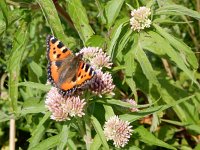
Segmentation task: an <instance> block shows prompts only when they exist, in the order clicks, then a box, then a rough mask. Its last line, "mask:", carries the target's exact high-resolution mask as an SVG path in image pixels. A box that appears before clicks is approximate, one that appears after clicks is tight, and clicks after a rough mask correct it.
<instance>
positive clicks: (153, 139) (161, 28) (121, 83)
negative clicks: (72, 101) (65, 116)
mask: <svg viewBox="0 0 200 150" xmlns="http://www.w3.org/2000/svg"><path fill="white" fill-rule="evenodd" d="M140 6H147V7H149V8H151V12H152V13H151V20H152V24H151V27H150V28H148V29H145V30H143V31H141V32H136V31H132V30H131V29H130V23H129V19H130V12H131V9H132V8H138V7H140ZM0 8H1V9H0V12H1V13H0V34H1V38H0V62H1V63H0V79H1V99H0V147H2V149H7V148H8V145H9V128H10V126H9V125H11V124H10V122H14V123H15V128H16V137H15V140H16V149H50V148H58V149H64V148H65V147H68V149H108V147H109V148H110V149H115V148H114V146H113V145H112V142H110V141H109V142H106V139H105V137H104V136H103V132H102V126H103V124H104V122H105V120H106V119H107V118H108V117H109V116H111V115H113V114H116V115H119V117H120V118H121V119H123V120H126V121H129V122H131V125H132V126H133V129H134V132H133V134H132V136H131V139H130V141H129V143H128V145H126V147H125V149H199V148H200V145H199V144H198V142H199V140H200V136H199V135H200V118H199V111H200V94H199V88H200V84H199V79H200V74H199V59H200V55H199V52H200V44H199V41H200V21H199V20H200V13H198V12H199V11H200V2H199V0H196V1H195V0H192V1H191V0H180V1H179V0H165V1H163V0H157V1H154V0H148V1H145V0H141V1H137V0H136V1H132V0H110V1H106V0H95V1H92V0H85V1H81V0H59V1H57V0H54V1H51V0H45V1H43V0H35V1H34V0H24V1H20V0H16V1H12V0H1V1H0ZM48 34H54V35H55V36H56V37H57V38H58V39H60V40H61V41H63V42H64V43H65V44H66V45H67V46H68V47H69V48H71V49H72V50H74V52H75V51H78V50H79V49H80V48H82V47H84V46H97V47H101V48H103V50H104V51H105V52H107V54H109V55H110V56H111V58H112V62H113V68H112V69H110V70H108V71H109V72H110V73H111V74H112V76H113V82H114V84H115V85H116V88H115V91H114V93H115V96H113V97H111V96H106V95H105V96H103V97H93V99H91V104H90V105H89V107H88V108H87V109H88V112H89V113H88V114H87V115H86V117H85V118H84V119H80V120H79V121H78V122H79V125H78V123H77V120H78V119H77V118H74V119H72V120H71V121H65V122H55V121H53V120H51V119H50V118H49V116H50V113H49V112H48V111H47V110H46V108H45V105H44V100H45V94H46V92H48V90H49V89H50V88H49V86H46V85H45V84H46V81H47V73H46V66H47V59H46V42H45V39H46V36H47V35H48ZM126 98H132V99H135V100H136V101H137V102H138V108H139V109H140V111H139V112H134V113H131V112H129V111H128V107H130V105H128V104H127V103H125V102H121V100H122V99H126ZM90 110H93V111H90ZM86 120H87V121H86ZM81 126H82V128H83V129H84V131H85V132H90V133H91V137H92V139H94V140H93V141H92V143H91V144H90V145H87V146H86V144H85V141H84V137H83V135H82V134H80V133H79V132H80V130H79V127H81ZM12 127H13V126H12Z"/></svg>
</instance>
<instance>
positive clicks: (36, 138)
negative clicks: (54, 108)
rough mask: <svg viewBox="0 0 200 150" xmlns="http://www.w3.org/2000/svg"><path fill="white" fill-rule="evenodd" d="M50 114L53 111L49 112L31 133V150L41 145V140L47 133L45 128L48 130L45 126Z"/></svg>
mask: <svg viewBox="0 0 200 150" xmlns="http://www.w3.org/2000/svg"><path fill="white" fill-rule="evenodd" d="M50 115H51V113H50V112H47V113H46V114H45V116H44V117H43V118H42V119H41V120H40V122H39V124H38V125H37V127H36V129H35V130H34V131H33V132H32V133H31V138H30V139H29V143H30V145H29V148H28V149H29V150H32V149H36V148H37V146H39V147H40V145H41V143H40V144H38V143H39V142H40V140H41V139H42V137H43V135H44V134H45V130H47V128H45V125H44V123H45V122H46V121H47V120H48V119H49V117H50ZM57 136H58V135H57ZM58 137H59V136H58ZM57 142H58V141H57ZM47 145H50V144H47Z"/></svg>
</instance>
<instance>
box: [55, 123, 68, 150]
mask: <svg viewBox="0 0 200 150" xmlns="http://www.w3.org/2000/svg"><path fill="white" fill-rule="evenodd" d="M68 133H69V125H63V127H62V131H61V132H60V138H59V139H60V140H59V142H58V147H57V149H64V148H65V146H66V145H67V142H68Z"/></svg>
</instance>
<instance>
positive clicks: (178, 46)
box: [154, 24, 198, 83]
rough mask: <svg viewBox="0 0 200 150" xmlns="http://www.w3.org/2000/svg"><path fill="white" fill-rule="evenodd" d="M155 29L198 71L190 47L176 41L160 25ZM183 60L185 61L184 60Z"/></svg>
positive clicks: (195, 59)
mask: <svg viewBox="0 0 200 150" xmlns="http://www.w3.org/2000/svg"><path fill="white" fill-rule="evenodd" d="M154 27H155V28H156V30H157V31H158V33H159V34H160V35H162V36H163V37H164V38H165V39H167V40H168V41H169V43H170V44H171V45H172V46H173V47H175V48H176V49H177V50H178V51H179V52H180V53H183V54H184V57H185V58H186V60H187V62H189V63H190V65H191V66H192V67H193V68H194V69H197V67H198V62H197V58H196V56H195V54H194V52H193V51H192V49H191V48H190V47H189V46H187V45H186V44H185V43H183V42H181V41H179V40H177V39H175V38H174V37H173V36H172V35H170V34H169V33H167V32H166V31H165V30H163V29H162V28H161V27H159V26H158V25H156V24H154ZM182 59H184V58H182ZM187 62H185V64H187ZM194 82H195V83H196V81H194Z"/></svg>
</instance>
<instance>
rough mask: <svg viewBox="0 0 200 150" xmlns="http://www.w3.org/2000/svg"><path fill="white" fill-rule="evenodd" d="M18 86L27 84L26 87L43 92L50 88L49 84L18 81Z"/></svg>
mask: <svg viewBox="0 0 200 150" xmlns="http://www.w3.org/2000/svg"><path fill="white" fill-rule="evenodd" d="M18 86H27V87H30V88H35V89H39V90H42V91H45V92H48V91H49V90H50V89H51V86H50V85H45V84H41V83H35V82H20V83H19V84H18Z"/></svg>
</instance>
